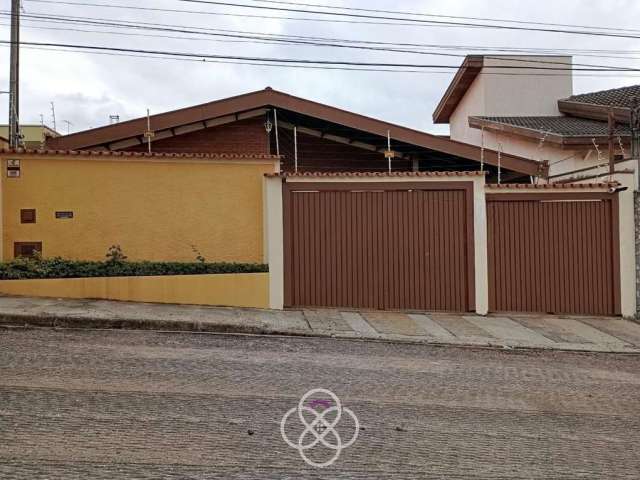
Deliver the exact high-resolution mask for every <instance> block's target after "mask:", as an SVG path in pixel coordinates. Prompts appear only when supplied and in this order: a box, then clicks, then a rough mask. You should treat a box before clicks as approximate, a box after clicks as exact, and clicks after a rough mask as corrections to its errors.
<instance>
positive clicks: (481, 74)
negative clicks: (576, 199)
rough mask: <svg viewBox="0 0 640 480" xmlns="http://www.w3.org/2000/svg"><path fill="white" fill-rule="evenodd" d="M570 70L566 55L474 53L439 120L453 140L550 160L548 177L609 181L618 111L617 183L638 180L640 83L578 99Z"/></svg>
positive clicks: (459, 73) (454, 82)
mask: <svg viewBox="0 0 640 480" xmlns="http://www.w3.org/2000/svg"><path fill="white" fill-rule="evenodd" d="M571 65H572V58H571V57H567V56H510V55H498V56H478V55H470V56H467V57H466V59H465V60H464V62H463V63H462V65H461V66H460V69H459V70H458V71H457V73H456V75H455V76H454V78H453V80H452V81H451V84H450V85H449V87H448V88H447V90H446V92H445V94H444V95H443V97H442V99H441V100H440V102H439V104H438V105H437V107H436V109H435V110H434V112H433V120H434V122H435V123H444V124H446V123H448V124H449V126H450V132H451V139H453V140H457V141H460V142H465V143H469V144H472V145H478V146H481V147H484V148H489V149H494V150H500V151H502V152H505V153H509V154H513V155H518V156H522V157H525V158H529V159H534V160H537V161H540V162H548V166H549V167H548V168H549V171H548V180H549V181H551V182H558V181H564V182H566V181H577V180H589V179H597V178H603V177H608V176H609V165H608V162H609V153H608V142H609V129H608V115H609V112H613V113H614V115H615V121H616V122H615V127H614V130H613V135H612V138H613V142H614V143H613V149H614V152H613V153H614V155H615V158H616V172H617V176H615V178H618V177H619V176H620V175H623V176H625V175H626V176H629V177H630V178H633V175H631V174H632V173H633V172H634V171H635V169H636V162H631V161H629V158H630V136H631V132H630V127H629V112H630V107H631V104H632V101H633V98H634V97H638V96H640V85H635V86H629V87H623V88H615V89H611V90H605V91H599V92H590V93H583V94H577V95H576V94H574V92H573V85H572V83H573V82H572V72H571V71H566V70H563V69H566V68H567V67H571ZM529 68H543V69H549V73H545V71H544V70H542V71H541V70H529Z"/></svg>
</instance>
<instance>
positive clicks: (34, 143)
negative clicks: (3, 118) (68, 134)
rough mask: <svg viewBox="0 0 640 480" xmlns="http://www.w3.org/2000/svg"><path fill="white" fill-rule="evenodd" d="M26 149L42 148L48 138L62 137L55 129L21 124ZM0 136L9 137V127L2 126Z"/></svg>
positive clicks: (0, 126)
mask: <svg viewBox="0 0 640 480" xmlns="http://www.w3.org/2000/svg"><path fill="white" fill-rule="evenodd" d="M20 134H21V135H22V143H23V146H24V148H42V147H43V146H44V144H45V142H46V141H47V139H48V138H54V137H58V136H60V134H59V133H58V132H56V131H55V130H54V129H52V128H50V127H48V126H46V125H40V124H20ZM0 136H4V137H8V136H9V126H8V125H0Z"/></svg>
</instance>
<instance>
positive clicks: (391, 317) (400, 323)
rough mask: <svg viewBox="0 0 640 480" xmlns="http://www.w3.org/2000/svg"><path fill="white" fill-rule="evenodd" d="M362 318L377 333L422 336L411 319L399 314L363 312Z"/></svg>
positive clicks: (422, 333) (421, 332)
mask: <svg viewBox="0 0 640 480" xmlns="http://www.w3.org/2000/svg"><path fill="white" fill-rule="evenodd" d="M362 317H363V318H364V319H365V320H366V321H367V323H369V325H371V326H372V327H373V328H374V329H375V330H376V331H377V332H378V333H384V334H390V335H393V334H396V335H424V332H423V331H422V330H421V329H419V328H418V325H417V324H416V323H415V322H414V321H413V319H412V318H411V317H410V316H409V315H407V314H405V313H399V312H363V313H362Z"/></svg>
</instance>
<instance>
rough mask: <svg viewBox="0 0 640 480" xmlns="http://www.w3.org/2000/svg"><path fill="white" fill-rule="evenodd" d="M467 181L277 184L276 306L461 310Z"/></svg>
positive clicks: (465, 288) (469, 279)
mask: <svg viewBox="0 0 640 480" xmlns="http://www.w3.org/2000/svg"><path fill="white" fill-rule="evenodd" d="M471 202H472V195H471V183H470V182H437V183H436V182H416V183H411V184H409V183H404V182H402V183H399V182H395V183H394V182H389V183H386V184H383V183H321V182H318V183H303V182H293V183H285V185H284V205H285V211H284V227H285V245H284V248H285V305H287V306H297V307H300V306H317V307H350V308H371V309H392V310H407V309H409V310H443V311H468V310H469V309H470V306H471V305H474V288H473V242H472V239H473V231H472V225H473V206H472V203H471Z"/></svg>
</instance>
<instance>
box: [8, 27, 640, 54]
mask: <svg viewBox="0 0 640 480" xmlns="http://www.w3.org/2000/svg"><path fill="white" fill-rule="evenodd" d="M27 21H30V22H36V23H38V22H41V23H49V22H47V21H39V20H27ZM23 23H24V22H23ZM9 25H10V24H8V23H0V27H2V26H9ZM21 28H22V29H25V28H27V29H36V30H51V31H58V32H80V33H91V34H95V33H98V34H105V35H119V36H132V37H144V38H167V39H172V40H196V41H204V42H216V43H248V44H259V45H273V44H274V42H273V41H271V40H266V39H265V40H232V39H221V38H199V37H184V36H177V35H159V34H149V33H133V32H116V31H110V30H91V29H82V28H71V27H44V26H34V25H24V24H23V25H21ZM232 31H233V30H232ZM246 33H253V32H246ZM303 38H315V37H303ZM345 41H346V40H345ZM353 41H354V42H358V41H357V40H353ZM364 43H373V44H377V43H382V44H390V45H394V43H392V42H364ZM397 45H403V44H397ZM294 46H296V45H294ZM302 46H304V45H302ZM431 48H436V49H444V50H447V49H451V50H463V48H462V47H459V46H446V45H440V46H439V45H432V46H431ZM464 49H466V50H470V51H472V52H475V51H482V50H487V51H490V52H498V53H504V52H507V53H514V52H522V53H529V54H530V53H531V52H537V53H540V54H543V53H545V52H549V50H540V51H536V50H535V49H517V48H511V49H509V48H506V47H505V48H504V49H503V47H494V48H489V47H475V46H466V47H464ZM552 51H553V50H552ZM553 52H554V53H555V54H557V53H558V52H560V51H553ZM418 53H419V52H418ZM495 54H496V53H494V55H495ZM564 54H565V55H569V53H568V52H564ZM575 55H577V56H585V57H592V58H609V59H616V60H640V57H634V56H629V55H626V56H623V55H616V56H613V55H612V56H606V55H590V54H575ZM488 58H489V57H488ZM575 65H580V64H575Z"/></svg>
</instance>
